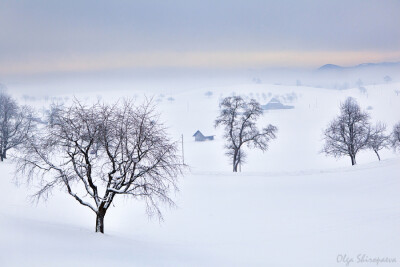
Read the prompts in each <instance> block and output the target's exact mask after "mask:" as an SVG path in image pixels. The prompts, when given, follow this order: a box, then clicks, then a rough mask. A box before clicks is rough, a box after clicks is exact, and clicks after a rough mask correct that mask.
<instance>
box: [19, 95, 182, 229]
mask: <svg viewBox="0 0 400 267" xmlns="http://www.w3.org/2000/svg"><path fill="white" fill-rule="evenodd" d="M55 116H56V119H55V120H54V122H55V123H54V124H53V125H47V126H45V127H44V128H43V129H42V131H41V132H40V134H38V135H37V136H36V138H31V140H30V142H29V143H28V144H27V145H26V146H24V150H23V151H21V156H20V157H19V158H18V161H17V162H18V165H17V173H18V174H22V175H24V176H25V177H27V178H28V180H29V181H34V180H38V181H36V182H38V184H39V185H40V190H39V191H38V192H37V193H36V194H35V197H37V199H39V198H41V197H44V198H47V196H48V193H49V192H51V191H52V189H53V188H55V187H62V188H64V189H66V192H68V194H69V195H71V196H72V197H73V198H74V199H75V200H76V201H77V202H79V203H80V204H81V205H84V206H86V207H88V208H89V209H90V210H92V211H93V212H94V213H95V214H96V228H95V229H96V232H101V233H104V217H105V215H106V212H107V210H108V209H109V208H110V207H111V204H112V202H113V200H114V198H115V197H116V196H118V195H122V196H130V197H132V198H134V199H141V200H144V201H145V202H146V204H147V212H148V214H149V216H150V215H153V214H156V215H158V216H159V218H160V219H162V214H161V211H160V209H159V204H160V203H161V202H164V203H167V204H169V205H174V202H173V200H172V199H171V198H170V197H169V193H170V191H171V190H177V177H178V176H179V175H180V174H181V173H182V168H183V165H182V164H181V163H180V162H181V159H180V157H179V156H178V155H177V144H176V143H175V142H172V141H171V140H170V139H169V138H168V136H167V133H166V129H165V127H164V126H163V124H162V123H160V122H159V119H158V115H157V114H156V113H155V110H154V106H153V105H152V104H151V103H149V102H146V103H145V104H143V105H140V106H137V107H136V106H135V105H134V104H133V102H131V101H123V103H122V105H118V104H115V105H112V106H110V105H106V104H103V105H100V104H94V105H91V106H85V105H82V104H81V103H80V102H78V101H77V100H75V102H74V104H73V105H72V106H70V107H69V108H65V107H63V108H60V110H59V111H58V112H56V113H55ZM93 150H95V152H96V153H93Z"/></svg>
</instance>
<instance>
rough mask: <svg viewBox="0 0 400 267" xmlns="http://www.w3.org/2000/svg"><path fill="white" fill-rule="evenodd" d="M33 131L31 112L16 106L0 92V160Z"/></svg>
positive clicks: (9, 97) (7, 96)
mask: <svg viewBox="0 0 400 267" xmlns="http://www.w3.org/2000/svg"><path fill="white" fill-rule="evenodd" d="M33 129H34V123H33V112H32V110H31V109H30V108H28V107H27V106H22V107H20V106H18V104H17V102H16V101H15V100H14V99H13V98H12V97H11V96H10V95H8V94H7V93H5V92H0V160H1V161H3V160H4V159H6V158H7V151H8V150H10V149H13V148H16V147H17V146H19V145H21V144H22V143H23V142H24V141H25V140H26V139H27V136H28V134H30V133H31V132H32V131H33Z"/></svg>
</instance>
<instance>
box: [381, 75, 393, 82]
mask: <svg viewBox="0 0 400 267" xmlns="http://www.w3.org/2000/svg"><path fill="white" fill-rule="evenodd" d="M383 80H384V81H385V83H390V82H391V81H392V77H390V76H389V75H386V76H385V77H383Z"/></svg>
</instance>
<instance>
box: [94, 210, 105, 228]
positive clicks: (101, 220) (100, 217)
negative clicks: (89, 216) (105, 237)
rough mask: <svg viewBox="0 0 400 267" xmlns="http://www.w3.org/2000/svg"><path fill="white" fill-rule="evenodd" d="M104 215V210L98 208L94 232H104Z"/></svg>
mask: <svg viewBox="0 0 400 267" xmlns="http://www.w3.org/2000/svg"><path fill="white" fill-rule="evenodd" d="M105 215H106V211H105V210H99V211H98V212H97V216H96V232H100V233H102V234H104V216H105Z"/></svg>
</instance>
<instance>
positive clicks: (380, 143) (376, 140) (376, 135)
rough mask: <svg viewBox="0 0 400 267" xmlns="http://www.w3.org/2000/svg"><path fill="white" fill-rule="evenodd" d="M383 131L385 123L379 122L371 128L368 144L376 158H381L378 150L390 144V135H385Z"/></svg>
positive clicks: (384, 130)
mask: <svg viewBox="0 0 400 267" xmlns="http://www.w3.org/2000/svg"><path fill="white" fill-rule="evenodd" d="M385 132H386V125H385V124H383V123H381V122H378V123H377V124H376V125H375V126H374V127H372V128H371V133H370V136H369V141H368V146H369V148H371V149H372V150H373V151H374V152H375V154H376V156H377V157H378V160H381V157H380V156H379V153H378V152H379V151H380V150H382V149H384V148H387V147H389V146H390V136H389V135H386V134H385Z"/></svg>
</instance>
